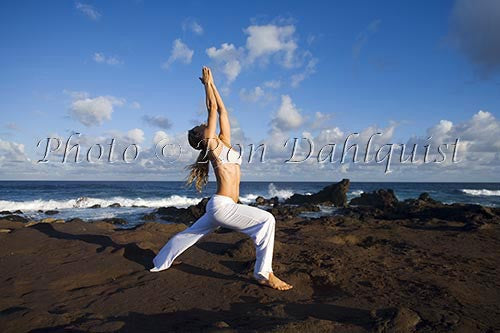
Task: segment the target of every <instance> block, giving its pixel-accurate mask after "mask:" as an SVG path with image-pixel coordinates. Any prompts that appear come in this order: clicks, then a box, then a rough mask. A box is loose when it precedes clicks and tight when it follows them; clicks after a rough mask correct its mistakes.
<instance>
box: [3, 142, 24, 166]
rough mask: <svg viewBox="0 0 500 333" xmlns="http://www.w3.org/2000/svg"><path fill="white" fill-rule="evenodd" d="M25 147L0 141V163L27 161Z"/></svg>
mask: <svg viewBox="0 0 500 333" xmlns="http://www.w3.org/2000/svg"><path fill="white" fill-rule="evenodd" d="M26 160H27V157H26V155H25V153H24V145H23V144H21V143H16V142H10V141H4V140H2V139H0V162H1V163H2V164H3V163H4V162H16V161H26Z"/></svg>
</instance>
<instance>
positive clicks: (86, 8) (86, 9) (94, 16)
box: [75, 2, 101, 21]
mask: <svg viewBox="0 0 500 333" xmlns="http://www.w3.org/2000/svg"><path fill="white" fill-rule="evenodd" d="M75 7H76V9H78V10H79V11H80V12H82V13H83V14H84V15H85V16H87V17H88V18H89V19H91V20H94V21H97V20H99V18H100V17H101V13H99V12H98V11H97V10H96V9H95V8H94V7H93V6H91V5H88V4H84V3H81V2H77V3H75Z"/></svg>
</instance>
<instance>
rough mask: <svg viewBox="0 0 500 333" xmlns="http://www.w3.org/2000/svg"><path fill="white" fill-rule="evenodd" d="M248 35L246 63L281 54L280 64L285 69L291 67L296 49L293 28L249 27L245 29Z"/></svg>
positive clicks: (270, 25) (269, 25) (272, 26)
mask: <svg viewBox="0 0 500 333" xmlns="http://www.w3.org/2000/svg"><path fill="white" fill-rule="evenodd" d="M245 33H246V34H247V35H248V37H247V41H246V48H247V50H248V61H249V62H250V63H252V62H254V61H255V60H257V59H258V58H264V59H265V58H266V57H268V56H270V55H273V54H279V53H282V57H281V59H280V63H281V64H282V65H283V66H285V67H293V66H294V65H295V64H294V52H295V50H296V49H297V43H296V42H295V36H294V33H295V26H293V25H286V26H276V25H272V24H268V25H251V26H249V27H248V28H246V29H245Z"/></svg>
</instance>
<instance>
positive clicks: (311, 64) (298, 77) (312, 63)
mask: <svg viewBox="0 0 500 333" xmlns="http://www.w3.org/2000/svg"><path fill="white" fill-rule="evenodd" d="M317 63H318V60H317V59H316V58H312V59H310V60H309V61H308V62H307V65H306V67H305V68H304V70H303V71H302V72H301V73H298V74H294V75H292V83H291V85H292V87H294V88H296V87H298V86H299V84H300V83H301V82H302V81H304V80H305V79H306V78H307V77H309V76H310V75H312V74H314V73H316V64H317Z"/></svg>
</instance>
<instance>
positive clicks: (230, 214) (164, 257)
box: [150, 67, 292, 290]
mask: <svg viewBox="0 0 500 333" xmlns="http://www.w3.org/2000/svg"><path fill="white" fill-rule="evenodd" d="M200 80H201V82H202V83H203V85H204V86H205V94H206V97H205V102H206V105H207V110H208V120H207V122H206V123H204V124H201V125H199V126H195V127H194V128H192V129H191V130H190V131H189V132H188V140H189V144H190V145H191V147H193V148H194V149H197V150H200V153H199V155H198V158H197V160H196V162H195V163H194V164H191V165H190V166H189V168H190V170H191V171H190V174H189V176H188V184H191V183H193V182H194V183H195V185H196V188H197V189H198V191H200V192H201V189H202V188H203V186H205V185H206V184H207V182H208V170H209V165H208V162H209V161H210V162H211V164H212V166H213V168H214V173H215V177H216V179H217V191H216V194H214V195H213V196H212V197H211V198H210V200H209V201H208V203H207V206H206V213H205V214H204V215H203V216H202V217H200V218H199V219H198V220H197V221H196V222H195V223H193V225H191V226H190V227H189V228H187V229H185V230H184V231H182V232H180V233H178V234H176V235H175V236H173V237H172V238H171V239H170V240H169V241H168V242H167V243H166V244H165V246H163V248H162V249H161V250H160V252H159V253H158V255H156V257H155V258H154V259H153V263H154V265H155V266H154V267H153V268H152V269H150V271H151V272H159V271H163V270H165V269H167V268H169V267H170V266H171V265H172V264H173V263H174V259H175V258H177V257H178V256H179V255H180V254H181V253H182V252H184V251H185V250H187V249H188V248H189V247H190V246H192V245H194V244H195V243H196V242H197V241H198V240H200V239H201V238H202V237H203V236H205V235H207V234H209V233H210V232H212V231H214V230H215V229H217V228H219V227H225V228H229V229H233V230H236V231H240V232H243V233H245V234H247V235H248V236H250V238H251V239H252V240H253V241H254V243H255V248H256V261H255V268H254V272H253V276H254V277H255V279H256V280H257V281H258V282H259V283H260V284H263V285H267V286H269V287H271V288H274V289H278V290H288V289H291V288H292V286H291V285H290V284H288V283H286V282H284V281H282V280H280V279H278V278H277V277H276V276H275V275H274V274H273V269H272V260H273V248H274V230H275V223H276V221H275V219H274V216H273V215H272V214H271V213H269V212H267V211H265V210H263V209H260V208H257V207H251V206H247V205H242V204H238V198H239V190H240V165H241V161H242V158H241V156H240V154H239V153H237V152H236V151H235V150H234V149H233V148H232V147H231V129H230V124H229V118H228V114H227V111H226V108H225V106H224V103H223V102H222V98H221V96H220V95H219V92H218V91H217V88H216V86H215V83H214V81H213V77H212V73H211V70H210V69H209V68H208V67H203V69H202V77H201V78H200ZM217 116H218V118H219V126H220V133H219V135H216V133H215V131H216V127H217Z"/></svg>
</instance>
